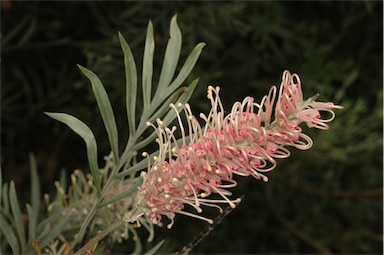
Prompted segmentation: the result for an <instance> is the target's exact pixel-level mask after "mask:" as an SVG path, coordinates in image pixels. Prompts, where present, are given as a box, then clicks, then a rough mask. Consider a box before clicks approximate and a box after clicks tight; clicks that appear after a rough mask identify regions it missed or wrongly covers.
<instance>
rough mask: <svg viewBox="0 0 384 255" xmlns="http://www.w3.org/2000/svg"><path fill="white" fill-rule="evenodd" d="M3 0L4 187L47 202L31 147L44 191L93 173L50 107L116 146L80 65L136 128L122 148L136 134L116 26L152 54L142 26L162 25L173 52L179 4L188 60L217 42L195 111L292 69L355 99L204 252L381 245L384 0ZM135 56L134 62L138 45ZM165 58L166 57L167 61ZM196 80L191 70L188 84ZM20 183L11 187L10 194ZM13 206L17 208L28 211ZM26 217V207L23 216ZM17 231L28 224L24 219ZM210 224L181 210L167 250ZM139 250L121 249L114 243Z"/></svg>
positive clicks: (309, 89)
mask: <svg viewBox="0 0 384 255" xmlns="http://www.w3.org/2000/svg"><path fill="white" fill-rule="evenodd" d="M4 2H6V1H2V3H1V4H2V10H1V11H2V19H3V20H2V21H4V22H2V23H1V26H2V31H3V32H2V34H3V38H2V58H3V70H2V90H1V111H2V114H1V116H2V144H1V147H2V152H1V153H2V155H1V156H2V169H3V173H2V174H3V182H4V183H5V182H9V181H10V180H11V179H12V180H14V182H15V184H16V185H15V189H16V190H18V191H19V190H20V192H18V199H19V200H20V202H21V204H25V203H27V202H28V201H27V199H26V197H29V196H23V194H29V195H31V196H32V197H33V198H34V199H36V196H34V195H32V194H33V193H31V192H32V191H28V190H27V189H24V188H22V187H26V186H28V176H29V167H25V166H24V165H25V158H26V157H27V154H28V152H29V151H31V150H32V151H34V152H35V155H36V164H37V165H38V166H39V176H40V177H41V181H42V182H43V185H42V187H41V189H42V191H43V192H49V193H52V192H53V190H54V184H53V183H54V180H56V179H57V178H58V177H59V174H58V173H59V172H60V171H59V170H60V166H62V165H65V166H66V167H68V169H69V170H71V171H72V169H76V168H82V169H84V168H86V160H84V159H85V157H86V156H87V155H86V153H85V150H84V146H83V144H82V143H83V141H81V140H80V139H77V137H76V136H73V135H72V133H71V132H69V131H68V129H66V128H65V127H64V125H59V124H57V123H53V122H52V121H51V120H50V119H49V118H46V116H44V115H43V114H42V112H43V111H58V110H60V111H64V112H67V113H70V114H73V115H76V116H78V118H79V119H81V120H82V121H83V122H84V123H87V125H88V126H89V127H90V128H91V129H92V130H93V133H94V135H95V137H97V138H100V137H105V139H98V141H97V142H98V144H97V145H98V155H97V156H98V164H99V165H100V164H101V163H102V160H101V158H102V155H106V154H108V152H109V150H110V142H111V139H112V140H113V139H114V138H112V136H113V135H110V134H109V133H108V132H107V131H105V129H104V125H103V122H102V118H98V117H97V118H95V116H98V115H97V114H99V112H98V111H99V110H98V108H97V107H94V106H95V105H96V104H94V101H95V99H94V98H93V97H91V96H90V95H92V93H90V92H91V91H92V86H89V84H88V81H87V80H86V79H83V78H82V77H81V76H80V73H79V72H78V71H76V70H75V68H74V66H75V63H81V64H82V65H83V66H87V68H89V69H90V70H92V71H93V72H94V73H95V74H97V75H98V77H99V78H100V80H102V81H103V83H104V86H105V90H107V91H108V97H109V101H110V102H111V107H112V108H113V109H115V112H114V115H115V121H116V125H117V126H118V127H125V126H127V125H128V126H129V127H130V129H127V130H122V129H119V139H118V141H119V146H118V149H117V150H118V151H119V152H120V153H121V152H122V151H124V148H123V146H122V142H121V141H126V140H127V138H128V137H131V136H132V133H130V132H132V128H131V127H132V126H134V125H135V124H136V127H137V124H138V120H136V122H135V123H132V122H130V123H128V124H127V118H126V114H127V113H126V111H122V110H119V109H126V101H125V100H126V99H127V98H128V97H129V96H128V97H123V96H122V95H125V94H126V90H125V86H121V84H122V81H123V80H124V77H123V75H124V74H125V72H124V68H125V67H124V62H123V61H122V59H123V58H124V56H123V53H122V51H121V46H122V45H119V40H118V38H119V37H116V33H117V30H119V31H121V33H122V34H124V37H125V38H127V39H128V41H129V42H130V46H131V51H132V56H139V55H142V52H143V50H144V48H143V47H142V46H143V45H144V41H145V38H146V37H145V34H143V31H144V29H145V27H146V26H147V21H148V20H149V19H152V23H153V27H154V28H156V30H157V31H162V33H155V34H154V37H153V39H154V44H155V46H156V48H157V49H160V50H164V49H166V45H167V38H166V37H165V36H164V35H165V33H163V31H167V26H168V21H169V19H170V17H171V16H172V15H173V14H175V13H178V17H179V22H180V28H181V30H182V31H183V33H184V35H185V36H184V37H183V45H184V46H185V48H184V47H183V48H182V49H181V51H180V58H181V59H186V57H187V56H188V54H189V52H190V50H191V49H192V48H193V46H194V45H195V44H196V43H198V42H200V41H204V42H206V43H207V47H206V49H205V52H204V54H203V55H202V56H201V58H200V60H199V62H198V63H197V64H196V66H195V69H194V70H193V71H192V75H191V77H193V76H196V73H197V74H198V76H199V77H200V81H199V83H200V84H203V85H204V86H200V87H197V88H196V90H195V93H194V96H192V99H191V105H193V106H194V108H195V109H194V111H195V112H199V111H203V112H206V110H207V109H208V104H207V103H206V101H205V100H201V101H200V98H203V97H205V96H204V94H205V88H206V85H209V84H213V85H216V84H219V85H220V86H221V87H222V88H223V89H222V91H223V94H222V98H223V102H224V104H226V107H225V108H226V109H228V106H229V105H230V104H232V103H233V102H234V101H236V100H238V99H239V98H243V97H244V96H247V95H253V96H255V97H258V96H260V97H261V96H262V95H264V93H265V91H267V87H269V86H270V85H271V84H273V83H277V82H278V79H277V77H279V76H280V73H281V71H282V70H284V69H290V70H292V71H295V72H298V73H300V75H301V79H302V82H303V84H305V86H304V87H305V90H306V91H305V92H306V93H308V94H314V93H317V92H319V93H320V99H326V100H332V101H335V102H337V103H339V104H340V105H343V106H344V110H343V111H342V112H341V113H339V114H338V120H337V121H335V122H334V123H332V125H331V130H330V131H327V132H321V133H316V134H313V135H311V137H313V138H314V144H315V146H314V148H313V149H312V150H310V151H308V152H306V153H304V154H301V153H295V154H294V155H293V157H292V158H291V159H290V160H289V161H286V162H284V161H283V162H281V165H280V167H279V169H277V171H276V172H275V173H274V174H273V176H270V182H269V183H268V184H267V185H264V184H262V183H256V182H255V181H253V180H239V187H238V188H237V190H236V192H237V193H238V194H243V193H244V194H246V197H245V200H244V201H243V202H242V203H241V204H240V205H239V207H238V208H236V210H234V211H233V212H231V214H230V215H228V216H227V217H226V219H225V220H223V221H222V222H221V224H220V225H219V226H217V227H216V228H215V231H213V232H211V233H210V235H208V236H207V237H205V238H204V240H203V241H202V242H201V243H200V244H199V246H197V247H195V248H194V250H193V252H196V253H213V252H215V253H282V252H284V253H315V252H318V253H321V252H327V251H330V252H332V253H382V244H383V237H382V228H381V227H382V213H383V208H382V179H383V175H382V153H383V151H382V121H383V118H382V69H383V66H382V55H383V53H382V45H383V42H382V19H383V16H382V2H375V1H369V2H337V3H336V2H247V1H243V2H220V3H217V2H213V1H212V2H209V1H207V2H185V3H184V2H167V3H161V2H108V3H103V2H55V3H47V2H31V3H27V2H23V3H18V2H11V3H12V6H11V7H10V8H9V9H6V8H5V7H3V5H4ZM120 40H121V37H120ZM123 50H124V47H123ZM124 53H125V56H126V59H129V58H130V57H129V55H130V53H129V52H128V51H127V50H126V49H125V52H124ZM52 56H54V57H52ZM162 59H163V55H161V54H154V56H153V61H154V66H160V65H161V64H162ZM136 64H137V69H138V70H141V68H142V67H141V63H136ZM176 70H178V71H179V70H180V68H179V67H176ZM131 71H132V70H131ZM148 71H149V70H148ZM127 72H130V71H127ZM164 72H165V71H164ZM160 73H161V69H156V68H154V69H153V79H154V80H159V77H160ZM127 77H129V76H128V75H127ZM140 79H141V77H137V80H138V83H140V81H141V80H140ZM192 81H193V80H192V79H191V78H187V79H186V84H191V82H192ZM137 90H138V91H137V92H138V93H142V89H141V88H140V87H138V88H137ZM225 91H230V92H225ZM146 93H148V91H147V92H146ZM203 93H204V94H203ZM151 94H153V91H151ZM136 100H137V108H136V111H135V112H131V113H129V114H130V115H131V116H132V115H136V114H139V113H140V112H142V111H143V105H144V99H142V98H141V97H137V98H136ZM131 102H133V99H131ZM130 120H131V119H130ZM31 127H34V128H31ZM110 133H113V132H112V131H110ZM148 135H150V133H148V132H147V131H144V132H143V137H147V136H148ZM109 137H110V138H109ZM108 138H109V139H108ZM147 142H148V141H147ZM115 150H116V146H115ZM314 162H316V163H314ZM140 167H143V168H144V167H145V164H144V162H143V163H142V164H141V165H140ZM133 170H137V169H133ZM15 173H16V174H15ZM62 179H63V180H64V179H65V178H62ZM63 186H65V185H63ZM10 189H11V185H7V184H3V188H2V190H6V191H5V192H3V194H2V196H1V197H3V198H2V203H4V200H5V201H7V199H8V198H9V195H10V193H11V190H10ZM6 193H7V194H8V195H4V194H6ZM12 193H13V191H12ZM20 194H22V195H20ZM7 197H8V198H7ZM35 203H36V202H35ZM31 204H33V202H31ZM4 208H6V207H4ZM14 208H15V209H13V210H14V211H12V209H11V208H10V207H9V208H8V209H7V210H8V212H9V213H11V214H14V213H16V214H17V209H16V208H17V207H16V206H15V205H14ZM2 210H4V209H3V206H2ZM40 210H41V209H40ZM25 212H26V213H27V214H28V213H29V211H28V209H27V210H26V209H25V208H23V207H21V208H20V213H21V214H24V213H25ZM31 213H32V212H31ZM35 217H36V216H35ZM39 217H42V211H41V216H39ZM28 224H32V223H30V222H29V223H28ZM50 224H51V226H53V224H54V223H50ZM2 226H3V225H2ZM15 226H18V227H17V228H15V230H16V229H21V227H20V226H21V224H20V223H18V224H17V225H15ZM187 227H188V229H189V231H188V233H186V232H185V229H186V228H187ZM204 227H205V225H203V224H202V223H200V222H196V224H195V222H194V224H190V219H182V218H180V219H178V221H177V224H175V227H174V228H173V229H172V231H169V230H164V229H157V236H156V237H155V241H159V240H162V239H164V236H166V237H167V239H168V240H166V241H165V242H164V245H163V246H162V249H163V250H161V251H162V252H170V251H175V250H177V249H181V247H183V246H184V245H185V244H186V243H188V242H189V241H191V240H192V239H193V238H194V236H195V235H198V234H199V232H200V231H201V230H202V229H204ZM40 228H43V227H42V226H41V227H40ZM43 229H44V228H43ZM244 233H246V234H244ZM11 238H12V237H11ZM28 238H29V237H28V236H26V239H28ZM223 240H231V241H230V242H223ZM255 240H257V241H255ZM155 243H156V242H155ZM143 246H144V248H147V244H146V243H143ZM127 249H129V248H126V246H124V245H118V246H117V247H115V250H114V251H116V252H120V253H123V252H125V251H126V250H127Z"/></svg>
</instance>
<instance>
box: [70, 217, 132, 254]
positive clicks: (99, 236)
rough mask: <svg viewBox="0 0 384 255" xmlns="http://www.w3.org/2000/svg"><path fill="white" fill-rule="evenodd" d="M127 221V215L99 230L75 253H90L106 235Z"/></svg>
mask: <svg viewBox="0 0 384 255" xmlns="http://www.w3.org/2000/svg"><path fill="white" fill-rule="evenodd" d="M124 222H125V216H123V217H121V218H119V219H117V220H116V221H115V222H114V223H112V224H111V225H109V226H108V227H106V228H105V229H103V230H102V231H99V232H98V233H97V234H96V235H95V236H94V237H93V238H92V239H91V240H90V241H89V242H88V243H86V244H85V245H84V246H83V247H82V248H81V249H80V250H78V251H77V252H76V253H75V254H74V255H80V254H88V253H87V252H89V251H90V250H92V249H93V247H94V246H95V245H97V243H98V242H100V241H101V240H102V239H103V238H104V237H106V236H107V235H108V234H110V233H111V232H112V231H113V230H115V229H116V228H118V227H119V226H120V225H121V224H123V223H124Z"/></svg>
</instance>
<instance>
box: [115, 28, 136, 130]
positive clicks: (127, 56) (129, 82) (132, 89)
mask: <svg viewBox="0 0 384 255" xmlns="http://www.w3.org/2000/svg"><path fill="white" fill-rule="evenodd" d="M119 39H120V44H121V48H122V49H123V53H124V66H125V89H126V97H125V102H126V107H127V117H128V127H129V136H130V137H131V136H133V134H134V132H135V130H136V116H135V110H136V96H137V70H136V64H135V59H134V57H133V54H132V51H131V49H130V48H129V46H128V44H127V42H126V41H125V39H124V37H123V36H122V35H121V34H120V33H119Z"/></svg>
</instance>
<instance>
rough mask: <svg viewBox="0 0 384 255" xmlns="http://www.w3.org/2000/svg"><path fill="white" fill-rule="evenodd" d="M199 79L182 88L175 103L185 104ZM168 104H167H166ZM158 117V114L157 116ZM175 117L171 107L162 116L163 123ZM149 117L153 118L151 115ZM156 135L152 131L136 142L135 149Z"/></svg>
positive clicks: (166, 123) (144, 144) (165, 123)
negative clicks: (182, 91)
mask: <svg viewBox="0 0 384 255" xmlns="http://www.w3.org/2000/svg"><path fill="white" fill-rule="evenodd" d="M198 81H199V79H195V80H194V81H193V82H192V83H191V84H190V85H189V86H188V88H182V90H184V93H182V94H181V95H180V97H179V99H178V100H177V101H176V102H177V103H182V104H185V103H187V102H188V101H189V99H190V98H191V96H192V93H193V91H194V90H195V88H196V85H197V83H198ZM167 106H168V104H167ZM180 111H181V108H180V109H179V112H180ZM159 118H160V116H159ZM175 118H176V113H175V111H174V110H173V109H170V110H168V113H167V114H166V116H165V117H164V118H163V122H164V125H166V126H167V125H169V123H171V122H172V121H173V120H174V119H175ZM150 119H153V118H152V117H151V118H150ZM156 136H157V134H156V132H153V133H152V134H151V135H150V136H148V137H147V138H146V139H144V140H143V141H141V142H140V143H137V144H136V145H135V146H134V149H135V150H138V149H140V148H143V147H144V146H146V145H147V144H149V143H150V142H151V141H152V140H153V139H154V138H155V137H156Z"/></svg>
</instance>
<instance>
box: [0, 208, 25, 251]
mask: <svg viewBox="0 0 384 255" xmlns="http://www.w3.org/2000/svg"><path fill="white" fill-rule="evenodd" d="M0 226H1V228H0V231H1V232H2V233H3V235H4V236H5V239H7V241H8V244H9V246H11V249H12V251H13V254H21V251H20V247H19V244H18V242H17V237H16V235H15V233H14V232H13V229H12V228H11V226H10V225H9V224H8V223H7V221H6V220H5V218H4V217H3V215H2V214H0ZM2 241H3V240H2Z"/></svg>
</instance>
